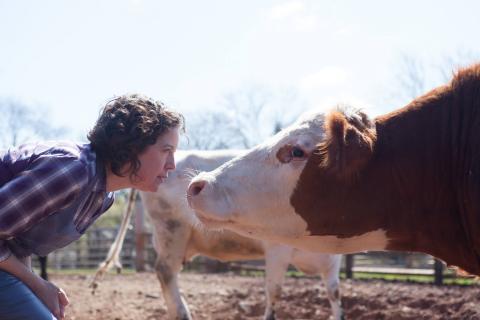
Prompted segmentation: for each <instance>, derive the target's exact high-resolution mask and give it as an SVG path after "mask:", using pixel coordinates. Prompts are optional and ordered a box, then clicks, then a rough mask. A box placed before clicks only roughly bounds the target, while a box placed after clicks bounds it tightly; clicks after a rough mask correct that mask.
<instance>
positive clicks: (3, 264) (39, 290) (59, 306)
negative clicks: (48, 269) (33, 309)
mask: <svg viewBox="0 0 480 320" xmlns="http://www.w3.org/2000/svg"><path fill="white" fill-rule="evenodd" d="M0 269H1V270H4V271H6V272H8V273H10V274H12V275H14V276H15V277H17V278H18V279H19V280H20V281H22V282H23V283H24V284H25V285H26V286H28V287H29V288H30V289H31V290H32V292H33V293H34V294H35V295H36V296H37V297H38V298H39V299H40V300H41V301H42V302H43V303H44V304H45V305H46V306H47V308H48V309H49V310H50V311H51V312H52V313H53V315H54V316H55V317H56V318H57V319H59V320H61V319H64V317H65V307H66V306H67V305H68V303H69V301H68V298H67V295H66V294H65V292H64V291H63V290H62V289H60V288H58V287H57V286H55V285H54V284H53V283H51V282H48V281H45V280H43V279H42V278H40V277H39V276H37V275H36V274H35V273H33V272H32V271H31V269H30V268H29V267H27V266H26V265H25V264H24V263H22V262H21V261H20V260H19V259H18V258H17V257H15V256H14V255H13V254H12V255H10V256H9V257H8V258H7V259H5V260H3V261H0Z"/></svg>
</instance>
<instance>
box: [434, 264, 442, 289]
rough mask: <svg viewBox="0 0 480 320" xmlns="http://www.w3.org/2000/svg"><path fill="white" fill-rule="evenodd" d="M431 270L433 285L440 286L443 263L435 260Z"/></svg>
mask: <svg viewBox="0 0 480 320" xmlns="http://www.w3.org/2000/svg"><path fill="white" fill-rule="evenodd" d="M433 268H434V269H435V285H437V286H441V285H442V284H443V263H442V262H441V261H440V260H438V259H435V262H434V264H433Z"/></svg>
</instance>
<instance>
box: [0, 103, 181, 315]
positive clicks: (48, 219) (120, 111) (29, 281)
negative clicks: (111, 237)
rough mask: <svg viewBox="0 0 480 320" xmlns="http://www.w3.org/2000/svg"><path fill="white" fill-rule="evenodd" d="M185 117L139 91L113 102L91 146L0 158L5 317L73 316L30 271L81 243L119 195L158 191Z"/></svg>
mask: <svg viewBox="0 0 480 320" xmlns="http://www.w3.org/2000/svg"><path fill="white" fill-rule="evenodd" d="M183 129H184V120H183V117H182V116H181V115H180V114H179V113H176V112H173V111H169V110H167V109H166V108H165V107H164V105H163V104H162V103H160V102H156V101H154V100H152V99H149V98H147V97H144V96H141V95H137V94H132V95H125V96H121V97H118V98H115V99H113V100H111V101H110V102H109V103H107V104H106V106H105V107H104V109H103V110H102V113H101V114H100V117H99V118H98V120H97V123H96V124H95V126H94V128H93V129H92V130H91V131H90V133H89V134H88V139H89V141H90V143H89V144H84V145H79V144H75V143H71V142H46V143H37V144H27V145H23V146H20V147H19V148H16V149H10V150H9V151H7V152H6V153H0V319H5V320H7V319H22V320H29V319H32V320H33V319H35V320H43V319H48V320H51V319H52V314H53V316H54V317H56V318H57V319H63V318H64V316H65V307H66V305H67V304H68V298H67V295H66V294H65V292H64V291H63V290H62V289H60V288H58V287H56V286H55V285H54V284H52V283H50V282H48V281H45V280H43V279H42V278H40V277H39V276H37V275H35V274H34V273H33V272H32V271H31V268H30V262H29V260H30V259H29V257H30V255H31V254H32V253H34V254H37V255H41V256H43V255H46V254H48V253H50V252H52V251H53V250H56V249H58V248H61V247H64V246H66V245H68V244H69V243H71V242H73V241H75V240H77V239H78V238H80V236H81V235H82V234H83V233H84V232H85V230H86V229H87V228H88V227H89V226H90V225H91V224H92V223H93V222H94V221H95V220H96V219H97V218H98V217H99V216H100V215H101V214H102V213H104V212H105V211H106V210H107V209H108V208H109V207H110V206H111V205H112V203H113V191H115V190H120V189H124V188H137V189H140V190H143V191H152V192H154V191H156V189H157V187H158V185H159V184H160V183H162V182H163V181H164V179H165V178H166V177H167V175H168V172H169V171H170V170H173V169H175V162H174V156H173V155H174V152H175V151H176V148H177V145H178V138H179V130H183Z"/></svg>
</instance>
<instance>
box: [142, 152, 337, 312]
mask: <svg viewBox="0 0 480 320" xmlns="http://www.w3.org/2000/svg"><path fill="white" fill-rule="evenodd" d="M241 153H242V151H233V150H225V151H178V152H177V153H176V155H175V156H176V159H177V161H176V167H177V168H176V170H175V171H174V172H171V173H170V175H169V177H168V179H167V180H166V181H165V182H164V183H163V184H161V185H160V187H159V189H158V191H157V192H156V193H149V192H141V193H140V195H141V198H142V203H143V205H144V208H145V209H146V211H147V212H148V215H149V216H150V220H151V223H152V224H153V227H154V232H153V235H154V247H155V251H156V252H157V261H156V272H157V275H158V279H159V280H160V283H161V287H162V291H163V295H164V298H165V301H166V304H167V309H168V313H169V315H170V317H171V318H172V319H191V315H190V312H189V310H188V307H187V304H186V303H185V301H184V299H183V298H182V296H181V294H180V290H179V286H178V274H179V273H180V271H181V269H182V266H183V264H184V263H185V262H186V261H189V260H190V259H192V258H193V257H195V256H197V255H203V256H207V257H210V258H214V259H218V260H221V261H234V260H252V259H265V265H266V294H267V306H266V310H265V315H264V318H265V319H270V320H271V319H275V304H276V302H277V301H278V299H279V297H280V293H281V285H282V282H283V278H284V275H285V272H286V270H287V267H288V265H289V264H293V265H294V266H295V267H296V268H297V269H299V270H301V271H303V272H304V273H306V274H311V275H317V274H318V275H321V277H322V279H323V281H324V283H325V286H326V290H327V296H328V299H329V301H330V305H331V308H332V314H333V318H334V319H336V320H338V319H342V309H341V304H340V294H339V269H340V259H341V256H340V255H331V254H319V253H311V252H307V251H303V250H298V249H294V248H293V247H290V246H286V245H279V244H275V243H271V242H267V241H260V240H254V239H251V238H247V237H244V236H241V235H238V234H237V233H233V232H231V231H208V230H205V229H204V228H202V227H201V225H200V223H199V222H198V220H196V218H195V215H194V213H193V211H192V210H191V209H190V208H189V207H188V204H187V199H186V190H187V186H188V184H189V182H190V179H191V177H192V176H193V175H194V174H195V172H197V171H199V170H212V169H214V168H216V167H218V166H220V165H221V164H222V163H224V162H226V161H227V160H230V159H231V158H233V157H234V156H237V155H239V154H241ZM265 200H268V199H265ZM258 214H259V215H260V214H261V212H258ZM272 223H274V222H273V221H272Z"/></svg>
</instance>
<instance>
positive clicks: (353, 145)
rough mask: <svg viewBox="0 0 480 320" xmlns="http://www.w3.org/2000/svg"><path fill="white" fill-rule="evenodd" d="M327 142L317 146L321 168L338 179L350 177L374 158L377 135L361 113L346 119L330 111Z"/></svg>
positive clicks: (326, 124) (326, 129) (336, 112)
mask: <svg viewBox="0 0 480 320" xmlns="http://www.w3.org/2000/svg"><path fill="white" fill-rule="evenodd" d="M325 131H326V139H325V141H324V142H323V143H321V144H320V145H319V146H318V151H317V152H319V153H320V155H321V158H322V160H321V162H320V167H322V168H324V169H325V170H326V171H327V172H329V173H331V174H333V175H335V176H337V177H338V178H351V177H354V176H355V175H356V174H358V173H360V171H361V170H362V169H363V168H364V167H365V165H366V164H367V163H368V161H369V160H370V159H371V157H372V155H373V149H374V146H375V140H376V133H375V127H374V125H373V124H372V122H371V121H370V120H369V119H368V117H367V116H366V115H365V114H364V113H360V112H357V113H356V114H355V115H354V116H346V115H345V113H344V112H342V111H333V112H331V113H330V114H329V115H328V116H327V117H326V119H325Z"/></svg>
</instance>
